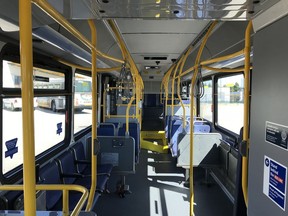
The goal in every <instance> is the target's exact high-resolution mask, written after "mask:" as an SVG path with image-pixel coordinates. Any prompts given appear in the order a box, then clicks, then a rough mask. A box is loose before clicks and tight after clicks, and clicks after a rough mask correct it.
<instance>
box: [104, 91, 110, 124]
mask: <svg viewBox="0 0 288 216" xmlns="http://www.w3.org/2000/svg"><path fill="white" fill-rule="evenodd" d="M106 97H107V93H106V88H104V92H103V122H105V121H106V118H105V116H106ZM109 114H110V113H109Z"/></svg>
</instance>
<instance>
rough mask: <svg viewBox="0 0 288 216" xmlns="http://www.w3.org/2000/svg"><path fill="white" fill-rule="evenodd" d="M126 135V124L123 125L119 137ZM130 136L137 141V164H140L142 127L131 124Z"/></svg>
mask: <svg viewBox="0 0 288 216" xmlns="http://www.w3.org/2000/svg"><path fill="white" fill-rule="evenodd" d="M125 135H126V123H124V124H123V125H122V127H121V128H119V130H118V136H125ZM129 136H131V137H133V138H134V140H135V163H139V153H140V126H139V124H138V123H133V122H130V123H129Z"/></svg>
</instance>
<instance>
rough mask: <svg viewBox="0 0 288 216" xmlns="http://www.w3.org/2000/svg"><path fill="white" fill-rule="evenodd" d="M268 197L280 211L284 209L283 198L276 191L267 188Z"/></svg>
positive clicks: (270, 187)
mask: <svg viewBox="0 0 288 216" xmlns="http://www.w3.org/2000/svg"><path fill="white" fill-rule="evenodd" d="M269 197H270V198H271V199H272V200H273V201H274V202H275V203H277V204H278V205H279V206H280V207H281V208H282V209H284V207H285V196H284V195H283V194H282V193H280V192H279V191H278V190H276V189H275V188H273V187H272V186H269Z"/></svg>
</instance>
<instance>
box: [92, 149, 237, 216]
mask: <svg viewBox="0 0 288 216" xmlns="http://www.w3.org/2000/svg"><path fill="white" fill-rule="evenodd" d="M194 177H195V178H194V179H195V187H194V190H195V200H194V202H195V203H194V213H195V215H196V216H231V215H232V204H231V203H230V201H229V200H228V198H227V197H226V196H225V195H224V193H223V192H222V190H221V189H220V188H219V187H218V185H216V184H215V183H212V184H211V185H210V186H209V187H208V186H207V185H205V184H203V181H204V171H203V170H202V169H200V168H197V169H195V176H194ZM120 180H121V176H116V175H113V176H111V177H110V180H109V184H108V187H109V189H110V191H111V193H110V194H103V195H102V196H101V197H100V199H99V201H98V203H97V204H96V208H95V209H94V211H95V212H96V213H97V215H98V216H136V215H137V216H168V215H169V216H189V208H190V207H189V200H190V199H189V189H188V188H185V187H184V186H183V181H184V170H183V169H182V168H177V167H176V161H175V159H174V158H172V157H171V156H170V155H169V154H157V153H152V152H149V151H146V150H141V153H140V163H139V164H138V165H137V167H136V174H134V175H129V176H127V177H126V183H127V184H129V186H130V190H131V191H132V194H129V195H126V196H125V198H120V197H119V196H118V194H117V193H115V191H116V185H117V183H118V182H119V181H120Z"/></svg>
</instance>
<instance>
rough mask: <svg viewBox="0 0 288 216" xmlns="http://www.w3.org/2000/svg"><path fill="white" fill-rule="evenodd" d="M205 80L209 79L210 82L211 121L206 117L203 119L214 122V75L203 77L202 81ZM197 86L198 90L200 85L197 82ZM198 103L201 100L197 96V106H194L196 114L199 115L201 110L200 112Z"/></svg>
mask: <svg viewBox="0 0 288 216" xmlns="http://www.w3.org/2000/svg"><path fill="white" fill-rule="evenodd" d="M205 81H211V82H212V83H211V84H212V106H213V110H212V121H210V120H208V119H205V120H206V121H208V122H210V123H213V122H214V111H215V108H214V107H215V105H214V101H215V100H214V95H215V89H214V86H215V85H214V76H207V77H205V78H203V82H205ZM197 86H198V90H199V88H200V85H199V83H198V84H197ZM200 103H201V101H200V98H197V106H196V108H197V116H201V112H200V107H201V106H200Z"/></svg>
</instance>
